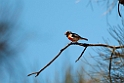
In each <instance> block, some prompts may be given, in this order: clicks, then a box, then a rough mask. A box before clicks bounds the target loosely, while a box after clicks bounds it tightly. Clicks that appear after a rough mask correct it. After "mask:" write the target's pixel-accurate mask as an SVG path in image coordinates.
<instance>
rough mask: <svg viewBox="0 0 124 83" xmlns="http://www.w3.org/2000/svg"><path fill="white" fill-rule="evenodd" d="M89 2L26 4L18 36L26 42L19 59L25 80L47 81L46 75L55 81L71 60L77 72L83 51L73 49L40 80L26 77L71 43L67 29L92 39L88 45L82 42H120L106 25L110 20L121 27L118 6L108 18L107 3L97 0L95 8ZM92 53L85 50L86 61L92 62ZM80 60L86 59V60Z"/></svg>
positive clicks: (32, 0)
mask: <svg viewBox="0 0 124 83" xmlns="http://www.w3.org/2000/svg"><path fill="white" fill-rule="evenodd" d="M88 2H89V0H79V1H76V0H25V1H23V3H22V8H23V9H22V11H21V14H20V18H19V22H20V25H21V28H19V30H18V35H17V36H18V37H19V38H20V39H19V38H18V40H17V42H18V41H19V40H24V42H23V44H21V50H22V52H20V53H19V55H20V57H19V59H20V60H21V61H22V62H23V64H24V66H25V67H26V71H25V76H24V79H25V80H33V79H44V78H46V76H49V78H50V79H52V77H53V76H54V75H53V74H54V72H55V71H58V72H61V73H60V74H61V75H62V70H63V66H62V64H63V63H65V62H67V63H68V61H69V62H70V63H71V64H73V65H72V66H73V67H74V68H75V69H77V68H78V67H79V65H81V64H82V62H81V60H80V61H79V62H77V63H75V60H76V59H77V58H78V56H79V55H80V53H81V51H82V49H83V48H82V47H78V46H70V47H69V48H68V49H66V50H65V51H64V52H63V53H62V54H61V55H60V57H59V58H58V59H57V60H56V61H55V62H53V63H52V64H51V65H50V66H49V67H48V68H47V69H45V70H44V71H43V72H42V73H41V74H40V75H39V76H38V77H37V78H35V77H34V76H30V77H26V75H27V74H29V73H31V72H34V71H38V70H39V69H41V68H42V67H43V66H45V65H46V64H47V63H48V62H49V61H50V60H51V59H52V58H53V57H54V56H56V54H57V53H58V52H59V50H60V49H61V48H63V47H64V46H65V45H67V44H68V43H69V42H70V41H69V40H68V39H67V38H66V36H65V35H64V33H65V32H66V31H67V30H70V31H72V32H76V33H78V34H79V35H81V36H82V37H86V38H88V39H89V41H88V42H87V41H80V42H85V43H105V42H104V40H103V38H105V39H107V40H108V41H109V42H110V44H111V45H117V42H116V41H114V39H113V38H112V37H111V36H110V35H109V33H108V29H109V26H108V25H107V21H108V22H109V23H110V25H112V27H113V26H117V25H118V24H121V20H122V19H121V18H120V17H119V16H118V13H117V5H116V7H115V8H114V9H113V10H112V13H111V14H110V15H109V14H107V16H106V15H104V12H106V10H107V8H106V5H105V3H104V1H103V2H101V3H97V2H95V0H94V1H92V6H91V5H88ZM103 3H104V5H103ZM92 7H93V10H92ZM122 10H123V9H122ZM106 20H107V21H106ZM17 36H15V37H17ZM89 53H94V52H93V50H92V48H88V49H87V50H86V52H85V53H84V56H85V58H88V59H89ZM94 55H95V54H94ZM81 59H82V60H83V57H82V58H81ZM91 62H93V60H91ZM48 74H49V75H48Z"/></svg>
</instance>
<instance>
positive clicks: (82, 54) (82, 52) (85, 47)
mask: <svg viewBox="0 0 124 83" xmlns="http://www.w3.org/2000/svg"><path fill="white" fill-rule="evenodd" d="M86 48H87V46H86V47H85V48H84V50H83V51H82V53H81V55H80V56H79V57H78V59H77V60H76V61H75V62H77V61H78V60H79V59H80V58H81V57H82V55H83V54H84V52H85V50H86Z"/></svg>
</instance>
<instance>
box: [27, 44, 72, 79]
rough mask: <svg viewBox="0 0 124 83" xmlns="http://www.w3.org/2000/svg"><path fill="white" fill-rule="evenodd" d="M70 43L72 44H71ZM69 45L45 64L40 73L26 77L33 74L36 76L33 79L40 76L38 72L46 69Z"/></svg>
mask: <svg viewBox="0 0 124 83" xmlns="http://www.w3.org/2000/svg"><path fill="white" fill-rule="evenodd" d="M71 43H72V42H71ZM71 43H69V44H67V45H66V46H65V47H64V48H62V49H61V50H60V52H59V53H58V54H57V55H56V56H55V57H54V58H53V59H52V60H51V61H50V62H49V63H48V64H46V66H44V67H43V68H42V69H41V70H40V71H38V72H33V73H31V74H28V76H31V75H33V74H36V76H35V77H37V76H38V75H39V74H40V72H42V71H43V70H44V69H45V68H47V67H48V66H49V65H50V64H51V63H52V62H53V61H54V60H55V59H56V58H58V57H59V55H60V54H61V53H62V52H63V51H64V50H65V49H66V48H67V47H69V46H70V45H71Z"/></svg>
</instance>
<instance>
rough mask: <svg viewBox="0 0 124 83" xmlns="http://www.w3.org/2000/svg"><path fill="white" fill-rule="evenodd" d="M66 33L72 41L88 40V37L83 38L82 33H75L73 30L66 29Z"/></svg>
mask: <svg viewBox="0 0 124 83" xmlns="http://www.w3.org/2000/svg"><path fill="white" fill-rule="evenodd" d="M65 35H66V37H67V38H68V39H69V40H70V41H72V42H77V41H78V40H86V41H88V39H87V38H83V37H81V36H80V35H78V34H76V33H73V32H71V31H66V32H65Z"/></svg>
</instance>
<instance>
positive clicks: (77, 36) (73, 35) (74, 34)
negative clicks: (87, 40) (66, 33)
mask: <svg viewBox="0 0 124 83" xmlns="http://www.w3.org/2000/svg"><path fill="white" fill-rule="evenodd" d="M72 37H76V38H82V37H81V36H79V35H78V34H76V33H72Z"/></svg>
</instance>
